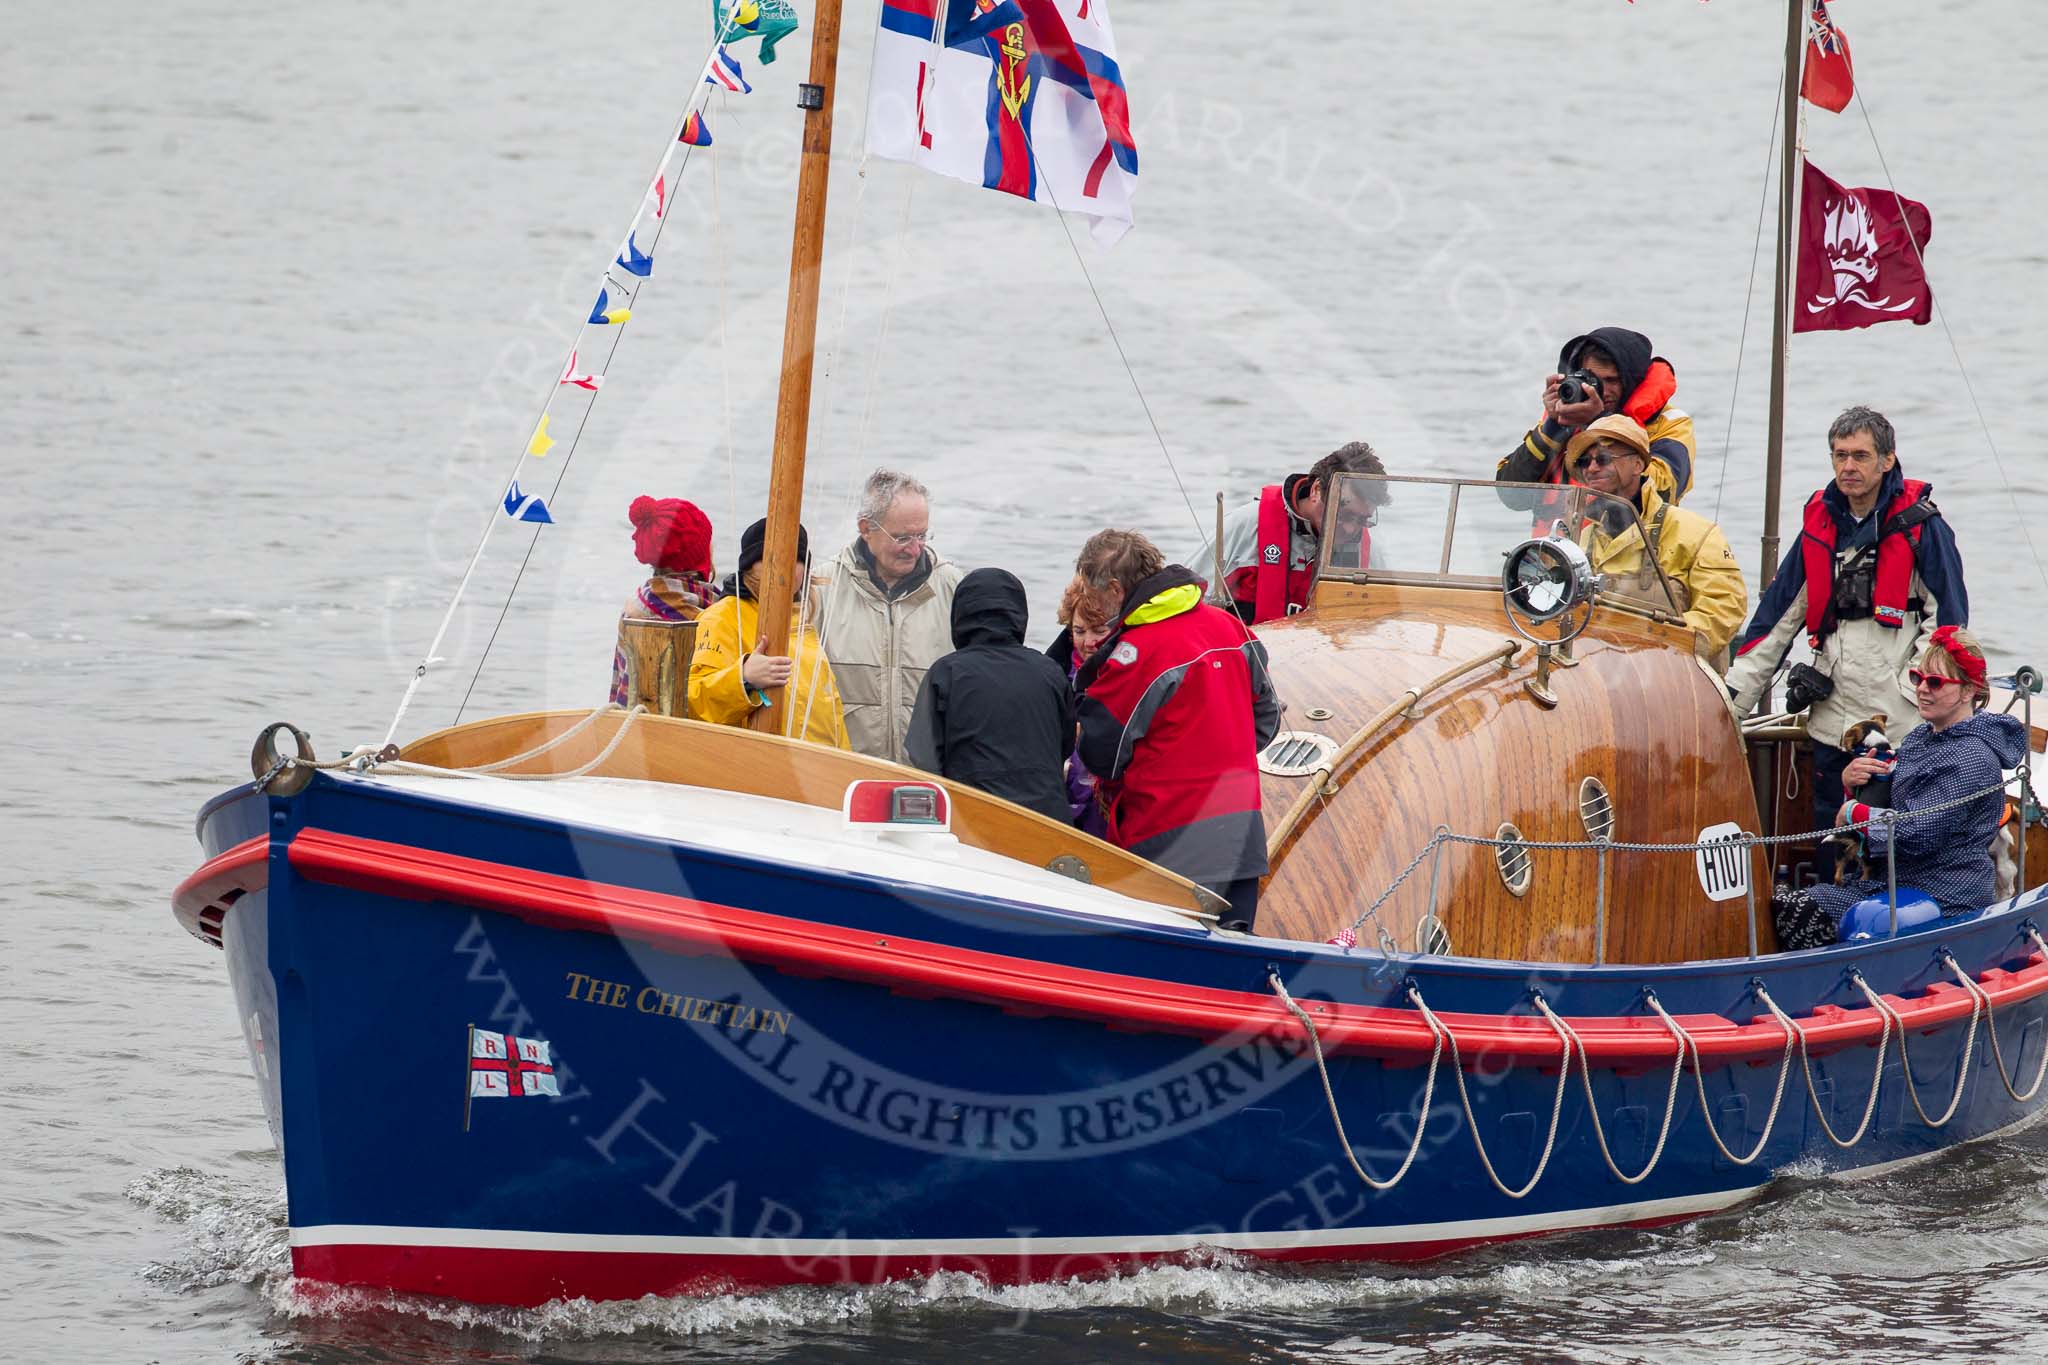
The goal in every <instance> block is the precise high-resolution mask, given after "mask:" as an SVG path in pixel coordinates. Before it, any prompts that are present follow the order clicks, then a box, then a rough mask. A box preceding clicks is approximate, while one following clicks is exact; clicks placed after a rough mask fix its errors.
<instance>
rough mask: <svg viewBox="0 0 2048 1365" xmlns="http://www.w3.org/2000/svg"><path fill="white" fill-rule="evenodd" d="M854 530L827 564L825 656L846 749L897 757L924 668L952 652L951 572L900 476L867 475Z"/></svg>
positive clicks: (924, 510)
mask: <svg viewBox="0 0 2048 1365" xmlns="http://www.w3.org/2000/svg"><path fill="white" fill-rule="evenodd" d="M858 529H859V534H858V535H856V536H855V538H854V539H853V541H852V542H851V543H850V544H848V545H847V547H846V548H845V549H843V550H841V551H840V552H839V554H838V555H837V556H836V557H835V558H834V559H833V561H832V564H831V566H830V569H829V570H828V572H829V573H830V574H831V582H830V583H829V584H828V585H827V586H826V588H825V609H824V613H823V617H822V622H823V627H824V643H825V654H826V657H827V658H829V659H831V661H832V672H833V674H834V676H835V677H837V679H838V681H839V695H840V698H841V700H842V701H843V702H844V703H845V707H846V730H847V734H848V736H849V738H850V739H851V740H852V742H853V747H854V749H855V750H856V751H858V752H860V753H864V754H871V755H873V756H874V757H876V758H886V759H890V760H892V761H893V762H897V763H903V762H906V761H907V760H906V758H905V756H904V751H903V737H904V734H905V732H906V731H907V730H908V729H909V728H910V712H911V708H912V707H913V706H914V705H915V704H916V702H917V693H918V689H919V688H920V687H922V686H923V685H924V675H925V670H926V669H928V668H930V667H931V666H932V664H933V663H934V662H935V661H936V660H937V659H938V658H939V657H940V656H942V655H945V654H950V653H952V651H953V589H954V587H955V586H956V585H957V584H958V583H959V581H960V570H959V569H958V568H956V567H955V566H954V565H952V564H949V563H947V562H946V561H945V560H944V559H942V558H940V557H939V554H938V552H937V551H936V550H934V549H933V548H932V543H931V539H932V535H931V495H930V493H929V492H928V491H927V490H926V488H925V486H924V485H923V484H922V483H919V482H918V481H917V480H916V479H914V478H912V477H911V476H910V475H908V474H904V473H900V472H898V471H896V470H893V469H878V470H876V471H875V472H874V473H873V474H871V475H869V476H868V481H867V484H866V486H865V487H863V488H862V489H861V497H860V513H859V520H858Z"/></svg>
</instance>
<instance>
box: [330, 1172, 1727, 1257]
mask: <svg viewBox="0 0 2048 1365" xmlns="http://www.w3.org/2000/svg"><path fill="white" fill-rule="evenodd" d="M1763 1188H1764V1187H1763V1186H1762V1185H1752V1186H1749V1187H1747V1188H1744V1189H1735V1190H1722V1191H1717V1192H1715V1193H1713V1194H1695V1195H1685V1196H1683V1197H1680V1198H1674V1199H1649V1200H1645V1201H1643V1202H1641V1203H1638V1204H1614V1205H1609V1206H1608V1207H1605V1208H1597V1209H1567V1210H1564V1211H1563V1212H1560V1213H1541V1214H1532V1215H1528V1216H1526V1217H1519V1218H1472V1219H1465V1220H1461V1221H1457V1222H1445V1223H1409V1224H1405V1225H1402V1226H1398V1227H1346V1228H1314V1229H1305V1230H1298V1231H1297V1230H1293V1229H1286V1230H1282V1231H1278V1232H1184V1233H1171V1234H1167V1235H1164V1236H1157V1235H1154V1236H1142V1237H1140V1236H1133V1237H1042V1238H1041V1237H932V1238H850V1237H799V1238H791V1239H778V1238H752V1237H662V1236H619V1235H613V1234H607V1233H580V1232H522V1231H517V1230H512V1229H500V1228H409V1227H379V1226H375V1225H370V1224H360V1223H323V1224H319V1225H316V1226H312V1227H295V1228H293V1229H292V1230H291V1244H292V1245H293V1246H295V1247H324V1246H391V1247H461V1248H465V1249H479V1250H490V1251H558V1252H634V1253H640V1254H648V1253H654V1254H666V1255H672V1256H772V1257H785V1256H819V1257H844V1256H890V1257H915V1256H1029V1257H1041V1256H1069V1255H1071V1256H1083V1255H1091V1254H1095V1255H1119V1254H1123V1255H1130V1254H1147V1255H1158V1254H1170V1253H1173V1252H1177V1251H1192V1250H1194V1249H1195V1248H1197V1247H1221V1248H1223V1249H1225V1250H1229V1251H1287V1250H1296V1249H1300V1248H1308V1247H1339V1246H1341V1247H1353V1246H1386V1245H1402V1244H1415V1243H1430V1242H1463V1241H1487V1240H1494V1239H1498V1238H1502V1237H1514V1236H1519V1235H1522V1234H1525V1233H1535V1232H1558V1231H1562V1230H1564V1229H1567V1228H1593V1227H1612V1226H1616V1225H1619V1224H1624V1223H1640V1222H1646V1221H1648V1220H1651V1219H1661V1218H1687V1217H1692V1216H1694V1215H1697V1214H1702V1213H1713V1212H1716V1211H1717V1210H1720V1209H1725V1208H1728V1207H1729V1206H1731V1205H1734V1204H1739V1203H1741V1202H1742V1201H1743V1200H1745V1199H1748V1198H1750V1197H1752V1196H1754V1195H1756V1194H1758V1193H1759V1192H1761V1191H1762V1190H1763Z"/></svg>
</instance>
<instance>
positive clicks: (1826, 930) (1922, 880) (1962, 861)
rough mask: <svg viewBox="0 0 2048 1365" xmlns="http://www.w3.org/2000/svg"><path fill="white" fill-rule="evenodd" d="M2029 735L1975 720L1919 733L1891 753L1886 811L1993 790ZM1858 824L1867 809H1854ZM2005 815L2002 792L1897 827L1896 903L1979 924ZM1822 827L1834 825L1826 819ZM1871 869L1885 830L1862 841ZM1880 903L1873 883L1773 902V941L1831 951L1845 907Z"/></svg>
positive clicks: (1997, 720) (1876, 829)
mask: <svg viewBox="0 0 2048 1365" xmlns="http://www.w3.org/2000/svg"><path fill="white" fill-rule="evenodd" d="M2026 748H2027V734H2026V727H2025V725H2023V724H2022V723H2021V721H2020V719H2019V718H2018V717H2017V716H2008V715H2001V714H1999V713H1997V712H1994V711H1978V712H1976V713H1975V714H1973V715H1969V716H1965V717H1964V718H1963V719H1962V720H1959V721H1957V722H1956V723H1955V724H1953V725H1951V726H1949V727H1948V729H1946V730H1939V731H1938V730H1936V729H1935V728H1934V727H1933V726H1931V725H1921V726H1919V727H1918V728H1916V729H1915V730H1914V731H1913V733H1912V734H1910V735H1907V736H1906V738H1905V740H1904V741H1903V742H1902V743H1901V744H1900V745H1899V747H1898V767H1897V768H1896V769H1895V770H1894V771H1893V774H1892V791H1891V799H1892V808H1893V809H1894V810H1898V811H1915V810H1925V809H1928V808H1929V807H1933V806H1940V805H1944V804H1946V803H1947V802H1951V801H1956V800H1959V799H1960V798H1962V797H1965V796H1968V795H1969V794H1970V793H1972V792H1983V791H1984V789H1985V788H1986V787H1993V786H1997V785H1998V784H1999V783H2000V782H2001V780H2002V779H2003V778H2004V776H2005V772H2006V770H2007V769H2010V768H2013V767H2016V766H2018V764H2019V762H2020V760H2021V759H2023V758H2024V757H2025V756H2026ZM1850 814H1851V815H1852V816H1854V817H1855V819H1857V820H1863V819H1868V818H1869V809H1868V808H1867V807H1863V806H1856V807H1852V808H1851V810H1850ZM2004 814H2005V793H2004V790H2003V789H2002V788H2000V789H1999V790H1996V791H1990V792H1985V794H1984V795H1982V796H1980V797H1978V798H1977V799H1976V800H1974V801H1969V802H1966V803H1964V804H1963V805H1960V806H1954V807H1951V808H1950V809H1948V810H1944V811H1938V812H1936V813H1934V814H1931V815H1927V816H1924V817H1922V818H1920V819H1916V820H1904V821H1901V822H1900V823H1899V824H1898V825H1897V826H1895V827H1894V828H1893V829H1892V831H1891V832H1890V836H1889V837H1890V841H1891V843H1892V845H1893V850H1892V851H1893V852H1894V853H1895V855H1896V857H1897V861H1898V881H1899V895H1900V896H1901V897H1904V896H1905V895H1906V893H1907V892H1908V890H1912V891H1918V892H1921V893H1923V894H1925V895H1927V896H1929V897H1931V898H1932V899H1933V900H1934V901H1935V902H1936V903H1937V904H1939V905H1940V906H1941V910H1942V913H1943V914H1944V915H1965V914H1976V913H1977V912H1978V911H1980V910H1982V909H1984V907H1985V906H1987V905H1989V904H1990V903H1991V902H1992V900H1993V899H1994V898H1995V897H1996V895H1997V881H1996V875H1995V872H1994V869H1993V867H1992V861H1991V841H1992V839H1993V838H1995V837H1996V836H1997V834H1998V825H1999V821H2000V820H2001V819H2002V818H2003V817H2004ZM1827 823H1828V824H1829V825H1832V824H1833V823H1834V821H1833V819H1832V818H1830V819H1829V820H1828V822H1827ZM1863 838H1864V843H1865V845H1866V846H1867V848H1868V849H1869V852H1870V859H1871V862H1872V864H1873V866H1874V867H1877V868H1882V866H1883V862H1884V857H1885V852H1886V839H1887V832H1886V829H1885V827H1884V826H1883V825H1872V826H1870V828H1869V829H1867V830H1865V831H1864V834H1863ZM1886 893H1887V882H1886V881H1885V879H1884V878H1882V877H1879V878H1876V879H1873V880H1870V881H1857V882H1851V883H1848V884H1847V885H1842V886H1832V885H1828V884H1826V883H1822V884H1820V885H1817V886H1811V887H1808V888H1806V889H1805V890H1804V891H1801V892H1799V893H1797V894H1796V895H1794V896H1792V897H1789V898H1787V899H1786V900H1785V901H1784V902H1778V901H1776V900H1774V903H1773V911H1774V913H1775V915H1776V918H1777V922H1778V937H1779V940H1780V942H1781V943H1782V944H1783V945H1784V946H1785V947H1786V948H1814V947H1820V946H1822V945H1823V944H1827V943H1833V942H1834V941H1835V932H1836V928H1837V926H1838V925H1839V924H1840V923H1841V919H1842V916H1843V915H1844V914H1845V913H1847V911H1848V909H1849V907H1851V906H1852V905H1854V904H1856V902H1858V901H1860V900H1864V899H1866V898H1867V897H1871V896H1883V895H1885V894H1886Z"/></svg>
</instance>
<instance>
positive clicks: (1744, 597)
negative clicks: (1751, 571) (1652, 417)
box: [1565, 413, 1749, 673]
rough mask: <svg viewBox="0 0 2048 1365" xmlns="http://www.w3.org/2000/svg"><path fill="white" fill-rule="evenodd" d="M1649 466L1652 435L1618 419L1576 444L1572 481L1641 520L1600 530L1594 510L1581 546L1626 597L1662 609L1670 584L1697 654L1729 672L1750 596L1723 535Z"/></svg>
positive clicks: (1590, 430) (1569, 452) (1568, 457)
mask: <svg viewBox="0 0 2048 1365" xmlns="http://www.w3.org/2000/svg"><path fill="white" fill-rule="evenodd" d="M1650 459H1651V456H1650V438H1649V436H1648V434H1646V433H1645V432H1644V430H1643V428H1642V427H1641V426H1639V425H1637V423H1636V422H1635V421H1634V419H1632V418H1629V417H1625V416H1622V415H1621V414H1620V413H1615V414H1613V415H1611V416H1607V417H1602V418H1600V419H1599V420H1598V421H1596V422H1594V423H1593V424H1592V425H1591V426H1589V427H1587V428H1586V429H1585V430H1584V431H1582V432H1580V433H1579V434H1578V435H1576V436H1574V437H1572V439H1571V443H1570V444H1569V445H1567V446H1566V447H1565V465H1566V468H1568V469H1569V470H1570V471H1571V476H1572V479H1573V481H1574V482H1576V483H1578V484H1580V485H1582V486H1584V487H1586V488H1590V489H1592V490H1593V491H1594V492H1596V493H1604V494H1606V495H1608V496H1609V497H1613V498H1617V499H1622V500H1625V501H1627V502H1628V503H1630V504H1631V505H1632V506H1633V507H1634V508H1635V510H1636V519H1635V520H1631V521H1630V522H1629V524H1628V525H1626V526H1621V527H1616V528H1613V529H1610V528H1609V527H1608V526H1606V525H1603V524H1602V518H1601V517H1600V516H1599V509H1598V507H1597V505H1596V506H1594V507H1591V508H1588V509H1587V514H1588V517H1589V518H1590V520H1589V521H1588V522H1587V524H1586V527H1585V529H1583V530H1582V531H1581V532H1580V533H1579V544H1580V546H1581V547H1582V548H1583V549H1584V550H1585V551H1586V556H1587V558H1589V559H1590V560H1592V562H1593V571H1594V572H1595V573H1598V574H1602V575H1604V576H1606V577H1607V578H1609V579H1610V580H1612V581H1613V583H1614V586H1615V587H1616V588H1618V589H1620V590H1621V591H1623V592H1629V593H1631V594H1632V595H1641V596H1647V597H1649V598H1650V599H1651V600H1653V601H1657V600H1661V599H1662V598H1663V596H1664V591H1663V589H1664V585H1665V584H1666V583H1668V584H1669V585H1670V588H1671V592H1672V595H1673V596H1674V597H1675V598H1676V599H1677V600H1676V605H1677V607H1678V610H1679V612H1680V614H1681V615H1683V616H1684V617H1685V623H1686V624H1687V625H1689V626H1691V627H1692V628H1693V632H1694V640H1693V643H1694V648H1695V651H1696V652H1697V653H1698V654H1699V656H1700V657H1701V658H1703V659H1705V660H1706V661H1707V662H1708V663H1710V664H1712V665H1713V667H1714V670H1715V671H1716V672H1717V673H1718V672H1721V671H1724V670H1725V669H1726V668H1727V666H1728V641H1729V640H1730V639H1731V638H1733V636H1734V634H1735V632H1736V631H1738V630H1740V629H1741V628H1742V621H1743V617H1744V616H1746V615H1747V614H1748V612H1749V589H1748V588H1747V587H1746V586H1745V585H1744V584H1743V581H1742V570H1741V569H1740V568H1739V567H1737V566H1736V563H1735V555H1734V553H1733V552H1732V551H1730V550H1729V548H1728V538H1727V537H1726V536H1724V535H1722V534H1721V528H1720V527H1719V526H1717V525H1715V524H1714V523H1713V522H1712V521H1709V520H1708V519H1707V518H1705V517H1703V516H1701V515H1700V514H1699V513H1697V512H1689V511H1687V510H1686V509H1685V508H1683V507H1676V506H1673V505H1672V504H1670V503H1668V502H1666V501H1665V500H1664V498H1663V496H1662V495H1661V494H1660V493H1659V492H1658V490H1657V486H1656V484H1655V482H1654V481H1653V480H1651V479H1649V478H1648V477H1646V475H1647V473H1648V471H1649V466H1650ZM1645 537H1647V538H1648V540H1649V543H1650V545H1651V546H1652V547H1653V550H1652V552H1653V553H1654V554H1655V556H1656V564H1655V565H1654V566H1652V565H1651V564H1649V563H1647V562H1646V561H1645V559H1644V556H1643V542H1644V539H1645ZM1659 570H1662V574H1661V577H1660V575H1659V572H1658V571H1659Z"/></svg>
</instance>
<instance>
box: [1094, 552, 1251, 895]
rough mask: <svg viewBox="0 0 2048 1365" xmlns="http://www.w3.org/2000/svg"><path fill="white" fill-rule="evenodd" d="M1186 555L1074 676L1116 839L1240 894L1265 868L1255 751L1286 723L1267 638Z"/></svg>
mask: <svg viewBox="0 0 2048 1365" xmlns="http://www.w3.org/2000/svg"><path fill="white" fill-rule="evenodd" d="M1202 591H1203V582H1202V580H1201V579H1200V578H1198V577H1196V576H1195V575H1194V574H1193V573H1190V572H1189V571H1188V570H1187V569H1185V568H1183V567H1181V566H1180V565H1178V564H1170V565H1168V566H1167V567H1166V568H1165V569H1164V570H1162V571H1161V572H1159V573H1157V574H1154V575H1153V576H1152V577H1150V578H1148V579H1145V580H1144V581H1143V582H1140V583H1138V584H1137V585H1136V586H1135V587H1133V588H1132V589H1131V590H1130V591H1129V593H1128V594H1127V595H1126V596H1125V599H1124V604H1123V610H1122V616H1121V619H1120V620H1119V622H1118V623H1117V626H1116V628H1115V629H1114V630H1113V631H1111V633H1110V635H1109V637H1108V638H1107V639H1106V640H1104V641H1103V642H1102V646H1101V648H1099V649H1097V650H1096V652H1095V653H1094V655H1092V656H1091V657H1090V658H1089V659H1088V661H1087V662H1086V663H1085V664H1083V665H1082V667H1081V671H1080V673H1079V674H1078V675H1077V676H1076V677H1075V679H1074V689H1075V692H1076V694H1077V698H1078V711H1079V715H1080V721H1081V740H1080V754H1081V758H1082V761H1083V762H1084V763H1086V764H1087V765H1088V768H1089V770H1090V771H1092V772H1093V773H1094V774H1095V775H1096V777H1097V778H1099V779H1100V781H1101V784H1102V791H1103V795H1104V804H1105V809H1106V814H1107V818H1108V822H1109V837H1110V839H1111V841H1112V842H1114V843H1116V844H1118V845H1119V846H1121V847H1123V848H1127V849H1129V850H1130V851H1131V852H1133V853H1136V854H1138V855H1139V856H1140V857H1143V858H1148V859H1150V860H1151V861H1153V862H1155V863H1158V864H1160V865H1161V866H1162V867H1165V868H1168V869H1170V870H1171V871H1174V872H1178V873H1179V874H1180V875H1181V876H1183V877H1186V878H1187V879H1188V880H1189V881H1193V882H1199V883H1202V884H1203V885H1205V886H1208V887H1210V888H1211V889H1213V890H1215V891H1217V892H1218V893H1219V894H1220V895H1223V896H1224V897H1226V898H1227V899H1229V900H1231V902H1232V905H1233V908H1234V911H1235V914H1236V918H1237V919H1238V920H1239V921H1241V922H1242V923H1244V924H1245V925H1247V926H1248V925H1249V923H1250V919H1251V913H1250V912H1251V909H1252V908H1253V907H1254V906H1255V905H1256V901H1257V886H1258V878H1259V877H1261V876H1263V875H1264V874H1265V872H1266V839H1265V825H1264V822H1263V820H1262V819H1261V818H1260V796H1259V770H1258V762H1257V758H1258V753H1259V751H1260V750H1261V749H1263V748H1265V746H1266V745H1267V744H1268V743H1270V742H1271V741H1272V738H1273V735H1274V734H1275V732H1277V731H1278V729H1279V726H1280V706H1279V700H1278V698H1277V696H1276V695H1275V693H1274V690H1273V682H1272V677H1271V675H1270V674H1269V672H1268V671H1267V666H1266V649H1265V646H1264V645H1262V644H1260V643H1259V641H1258V639H1257V638H1256V637H1255V636H1253V635H1252V634H1251V633H1250V632H1249V631H1248V630H1247V629H1246V628H1245V625H1244V623H1243V622H1242V621H1240V620H1238V619H1237V618H1236V617H1235V616H1233V615H1232V614H1230V613H1229V612H1227V611H1223V610H1220V609H1218V608H1216V607H1211V606H1208V605H1206V604H1204V603H1203V601H1202Z"/></svg>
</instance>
